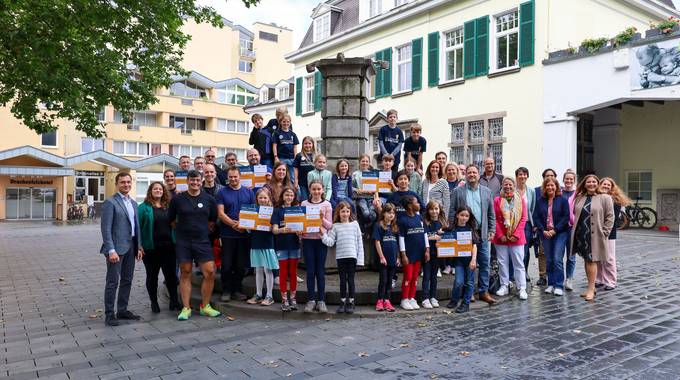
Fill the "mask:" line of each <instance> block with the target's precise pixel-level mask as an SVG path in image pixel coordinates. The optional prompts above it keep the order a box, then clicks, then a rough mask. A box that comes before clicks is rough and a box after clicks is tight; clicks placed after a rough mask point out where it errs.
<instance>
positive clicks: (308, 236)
mask: <svg viewBox="0 0 680 380" xmlns="http://www.w3.org/2000/svg"><path fill="white" fill-rule="evenodd" d="M323 189H324V187H323V184H322V183H321V181H319V180H313V181H311V182H310V183H309V199H308V200H306V201H303V202H302V203H301V206H303V207H306V208H308V209H309V208H318V209H319V217H320V218H321V225H322V226H323V228H325V229H326V230H330V229H331V228H332V227H333V207H332V206H331V203H330V202H328V201H326V200H324V193H323ZM308 211H309V210H308ZM327 253H328V247H327V246H325V245H324V244H323V242H322V241H321V231H318V232H311V233H305V234H302V255H303V257H304V258H305V264H306V266H307V298H308V300H309V301H308V302H307V305H306V306H305V310H304V311H305V313H311V312H313V311H315V310H316V311H318V312H320V313H327V312H328V308H327V307H326V301H325V299H326V298H325V296H326V294H325V293H326V278H325V275H326V254H327ZM317 288H318V289H317ZM316 290H318V293H317V292H316Z"/></svg>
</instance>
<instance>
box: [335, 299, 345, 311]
mask: <svg viewBox="0 0 680 380" xmlns="http://www.w3.org/2000/svg"><path fill="white" fill-rule="evenodd" d="M335 312H336V313H337V314H343V313H344V312H345V302H343V301H342V300H340V305H338V308H337V309H335Z"/></svg>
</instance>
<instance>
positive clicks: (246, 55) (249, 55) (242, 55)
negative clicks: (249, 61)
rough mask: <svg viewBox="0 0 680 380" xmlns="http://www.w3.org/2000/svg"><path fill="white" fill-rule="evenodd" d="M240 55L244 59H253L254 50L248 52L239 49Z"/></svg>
mask: <svg viewBox="0 0 680 380" xmlns="http://www.w3.org/2000/svg"><path fill="white" fill-rule="evenodd" d="M240 53H241V54H240V55H241V57H246V58H253V59H254V58H255V50H248V49H243V48H241V49H240Z"/></svg>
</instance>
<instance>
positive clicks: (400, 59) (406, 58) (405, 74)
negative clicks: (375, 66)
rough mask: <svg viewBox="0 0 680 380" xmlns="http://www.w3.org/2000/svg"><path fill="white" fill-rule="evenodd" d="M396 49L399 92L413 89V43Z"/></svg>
mask: <svg viewBox="0 0 680 380" xmlns="http://www.w3.org/2000/svg"><path fill="white" fill-rule="evenodd" d="M395 50H396V54H395V56H396V66H397V70H396V75H397V79H396V82H397V92H401V91H408V90H410V89H411V77H412V74H411V71H412V66H411V44H408V45H404V46H400V47H398V48H396V49H395Z"/></svg>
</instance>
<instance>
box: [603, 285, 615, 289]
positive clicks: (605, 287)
mask: <svg viewBox="0 0 680 380" xmlns="http://www.w3.org/2000/svg"><path fill="white" fill-rule="evenodd" d="M614 289H616V288H615V287H613V286H610V285H605V286H604V290H614Z"/></svg>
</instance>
